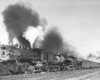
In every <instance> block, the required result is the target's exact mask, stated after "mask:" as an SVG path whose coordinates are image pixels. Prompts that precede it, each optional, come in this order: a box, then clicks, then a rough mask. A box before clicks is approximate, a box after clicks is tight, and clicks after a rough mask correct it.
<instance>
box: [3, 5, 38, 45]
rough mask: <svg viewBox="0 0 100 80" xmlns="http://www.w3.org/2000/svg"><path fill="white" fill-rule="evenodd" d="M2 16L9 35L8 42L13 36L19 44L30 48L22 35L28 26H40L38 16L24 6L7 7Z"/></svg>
mask: <svg viewBox="0 0 100 80" xmlns="http://www.w3.org/2000/svg"><path fill="white" fill-rule="evenodd" d="M2 14H3V17H4V23H5V25H6V28H7V31H8V33H9V40H11V38H13V37H14V36H15V37H16V38H17V39H18V41H19V42H20V43H21V44H23V45H25V46H30V43H29V41H28V40H26V39H25V38H24V37H23V36H22V35H23V32H25V31H26V30H27V28H28V26H33V27H37V26H38V25H39V24H40V18H39V14H38V13H37V12H36V11H35V10H32V9H31V8H29V7H26V6H25V5H24V4H15V5H9V6H8V7H7V8H6V9H5V10H4V11H3V13H2ZM13 34H14V36H12V35H13Z"/></svg>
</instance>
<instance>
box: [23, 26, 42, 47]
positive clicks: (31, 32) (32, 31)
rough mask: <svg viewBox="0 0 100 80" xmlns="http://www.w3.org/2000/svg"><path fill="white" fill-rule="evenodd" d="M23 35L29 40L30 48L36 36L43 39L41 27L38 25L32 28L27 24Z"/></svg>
mask: <svg viewBox="0 0 100 80" xmlns="http://www.w3.org/2000/svg"><path fill="white" fill-rule="evenodd" d="M23 37H25V38H26V39H27V40H28V41H29V42H30V45H31V48H33V43H34V41H35V39H36V38H37V37H39V38H40V39H41V40H43V30H42V27H41V26H38V27H37V28H34V27H32V26H29V27H28V29H27V30H26V32H24V34H23Z"/></svg>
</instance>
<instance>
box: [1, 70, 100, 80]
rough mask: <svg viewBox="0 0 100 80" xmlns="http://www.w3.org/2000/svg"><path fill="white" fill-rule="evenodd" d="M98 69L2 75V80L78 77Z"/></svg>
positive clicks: (48, 79)
mask: <svg viewBox="0 0 100 80" xmlns="http://www.w3.org/2000/svg"><path fill="white" fill-rule="evenodd" d="M96 71H100V68H96V69H84V70H75V71H61V72H48V73H34V74H23V75H10V76H0V80H55V79H56V80H64V79H66V78H71V77H78V76H81V75H84V74H87V73H92V72H96Z"/></svg>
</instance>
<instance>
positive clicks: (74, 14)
mask: <svg viewBox="0 0 100 80" xmlns="http://www.w3.org/2000/svg"><path fill="white" fill-rule="evenodd" d="M16 2H25V3H27V5H28V6H30V7H32V8H33V9H34V10H36V11H37V12H38V13H39V15H40V16H41V17H44V18H46V20H47V22H48V26H47V27H50V26H57V27H58V29H59V31H60V32H61V34H62V36H63V39H64V41H65V42H67V43H69V44H71V45H72V46H73V47H75V49H76V51H77V52H78V54H79V55H80V56H82V57H86V56H87V55H88V54H89V53H93V54H97V51H100V22H99V21H100V0H0V42H1V43H6V44H7V39H8V37H7V32H6V29H5V25H4V23H3V17H2V14H1V13H2V11H3V10H4V9H5V8H7V6H8V5H10V4H14V3H16Z"/></svg>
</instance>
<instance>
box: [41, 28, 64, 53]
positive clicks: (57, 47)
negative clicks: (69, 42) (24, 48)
mask: <svg viewBox="0 0 100 80" xmlns="http://www.w3.org/2000/svg"><path fill="white" fill-rule="evenodd" d="M62 46H63V40H62V37H61V35H60V33H59V31H58V29H57V28H56V27H53V28H51V29H50V30H49V31H48V32H47V33H46V35H45V36H44V40H43V41H42V46H41V48H42V49H45V50H47V51H48V52H51V53H58V52H60V51H61V49H62Z"/></svg>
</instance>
